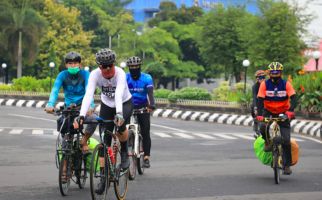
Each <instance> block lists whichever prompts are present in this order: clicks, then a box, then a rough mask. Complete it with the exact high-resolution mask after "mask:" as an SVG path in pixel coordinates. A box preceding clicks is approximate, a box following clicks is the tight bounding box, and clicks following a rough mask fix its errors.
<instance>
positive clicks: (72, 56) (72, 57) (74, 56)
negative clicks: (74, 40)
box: [65, 51, 82, 63]
mask: <svg viewBox="0 0 322 200" xmlns="http://www.w3.org/2000/svg"><path fill="white" fill-rule="evenodd" d="M68 62H79V63H81V62H82V56H81V55H80V54H79V53H77V52H75V51H71V52H69V53H67V54H66V56H65V63H68Z"/></svg>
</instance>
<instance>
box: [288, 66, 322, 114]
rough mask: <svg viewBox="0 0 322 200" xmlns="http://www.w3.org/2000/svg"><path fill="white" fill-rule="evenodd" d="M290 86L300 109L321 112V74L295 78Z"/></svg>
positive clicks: (316, 73)
mask: <svg viewBox="0 0 322 200" xmlns="http://www.w3.org/2000/svg"><path fill="white" fill-rule="evenodd" d="M292 84H293V87H294V89H295V91H296V93H297V95H298V105H299V107H300V108H301V109H303V110H307V111H309V112H314V111H316V112H322V72H315V73H310V74H305V75H302V76H296V77H295V78H294V79H293V81H292Z"/></svg>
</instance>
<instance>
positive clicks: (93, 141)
mask: <svg viewBox="0 0 322 200" xmlns="http://www.w3.org/2000/svg"><path fill="white" fill-rule="evenodd" d="M98 144H99V142H98V141H97V140H96V139H94V138H92V137H91V138H89V140H88V141H87V145H88V148H89V151H90V152H91V153H93V151H94V149H95V147H96V146H97V145H98ZM92 156H93V154H90V155H88V156H87V158H86V169H87V171H88V172H89V170H90V168H91V161H92ZM95 158H96V156H95ZM99 170H100V165H99V162H98V163H97V167H96V171H97V172H98V171H99Z"/></svg>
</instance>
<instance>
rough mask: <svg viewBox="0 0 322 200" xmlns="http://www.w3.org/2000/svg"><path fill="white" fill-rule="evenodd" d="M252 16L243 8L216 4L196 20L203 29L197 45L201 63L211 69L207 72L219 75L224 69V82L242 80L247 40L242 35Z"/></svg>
mask: <svg viewBox="0 0 322 200" xmlns="http://www.w3.org/2000/svg"><path fill="white" fill-rule="evenodd" d="M251 19H252V16H251V14H249V13H247V12H246V10H245V8H243V7H228V8H224V7H223V6H221V5H218V6H217V7H216V8H215V9H213V10H212V11H211V12H209V13H207V14H205V15H204V17H203V18H200V19H199V22H198V25H199V26H201V27H202V30H201V32H200V34H198V38H197V42H198V45H199V47H200V52H201V56H202V58H203V60H204V62H205V63H206V64H207V65H208V66H210V67H209V68H208V70H212V69H216V70H214V71H208V73H212V74H215V73H218V69H223V71H219V72H224V74H225V79H226V80H227V79H228V78H229V76H230V75H231V76H234V77H235V79H236V82H239V81H240V80H241V75H240V73H241V66H242V65H241V63H242V60H243V59H245V58H247V45H246V44H247V40H245V37H244V35H245V34H246V32H245V30H248V28H249V26H250V24H251V23H250V21H251Z"/></svg>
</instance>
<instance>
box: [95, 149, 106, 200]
mask: <svg viewBox="0 0 322 200" xmlns="http://www.w3.org/2000/svg"><path fill="white" fill-rule="evenodd" d="M103 148H104V146H103V145H102V144H98V145H97V146H96V147H95V149H94V151H93V153H92V160H91V166H90V189H91V196H92V199H93V200H103V199H106V197H107V192H108V188H109V186H110V180H109V177H110V173H109V168H108V166H107V164H108V163H107V161H106V157H105V158H104V163H106V165H105V167H104V168H103V169H101V167H100V157H99V151H101V150H102V149H103ZM105 155H107V154H105ZM102 183H103V184H105V189H104V190H103V192H102V193H99V192H97V190H98V186H99V184H102Z"/></svg>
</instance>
